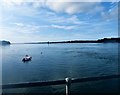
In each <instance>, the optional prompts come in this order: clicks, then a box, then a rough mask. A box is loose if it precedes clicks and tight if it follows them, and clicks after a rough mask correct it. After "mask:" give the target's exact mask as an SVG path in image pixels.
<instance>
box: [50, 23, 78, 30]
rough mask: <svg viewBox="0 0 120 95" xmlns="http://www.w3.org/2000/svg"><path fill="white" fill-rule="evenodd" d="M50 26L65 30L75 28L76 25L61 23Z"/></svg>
mask: <svg viewBox="0 0 120 95" xmlns="http://www.w3.org/2000/svg"><path fill="white" fill-rule="evenodd" d="M51 27H52V28H58V29H65V30H71V29H75V27H76V26H62V25H55V24H53V25H51Z"/></svg>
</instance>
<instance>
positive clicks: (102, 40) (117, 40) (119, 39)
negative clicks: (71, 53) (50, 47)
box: [24, 38, 120, 44]
mask: <svg viewBox="0 0 120 95" xmlns="http://www.w3.org/2000/svg"><path fill="white" fill-rule="evenodd" d="M54 43H120V38H103V39H98V40H72V41H57V42H49V41H48V42H31V43H24V44H54Z"/></svg>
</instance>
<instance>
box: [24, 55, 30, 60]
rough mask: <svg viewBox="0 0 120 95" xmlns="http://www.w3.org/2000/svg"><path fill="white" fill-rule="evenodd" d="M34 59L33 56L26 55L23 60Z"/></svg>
mask: <svg viewBox="0 0 120 95" xmlns="http://www.w3.org/2000/svg"><path fill="white" fill-rule="evenodd" d="M31 59H32V57H31V56H28V55H25V57H24V58H23V59H22V61H30V60H31Z"/></svg>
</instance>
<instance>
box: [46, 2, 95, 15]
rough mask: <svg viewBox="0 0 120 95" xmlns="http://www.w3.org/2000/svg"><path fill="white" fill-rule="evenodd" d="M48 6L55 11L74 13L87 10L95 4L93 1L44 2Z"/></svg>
mask: <svg viewBox="0 0 120 95" xmlns="http://www.w3.org/2000/svg"><path fill="white" fill-rule="evenodd" d="M46 5H47V7H48V8H50V9H51V10H53V11H55V12H62V13H67V14H75V13H81V12H87V11H89V10H91V9H93V7H94V6H95V5H96V3H95V2H90V3H86V2H49V1H48V2H46Z"/></svg>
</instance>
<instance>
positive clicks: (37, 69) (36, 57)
mask: <svg viewBox="0 0 120 95" xmlns="http://www.w3.org/2000/svg"><path fill="white" fill-rule="evenodd" d="M0 48H1V49H2V80H3V84H7V83H17V82H32V81H46V80H58V79H64V78H66V77H71V78H82V77H90V76H102V75H111V74H118V66H119V63H118V44H116V43H109V44H107V43H106V44H96V43H92V44H91V43H85V44H83V43H82V44H49V45H48V44H12V45H10V46H2V47H0ZM26 54H28V55H31V56H32V61H30V62H27V63H23V62H22V61H21V60H22V58H23V57H24V55H26ZM71 89H72V90H71V92H73V93H74V92H76V93H79V92H81V93H86V92H100V90H102V91H103V92H104V93H108V92H117V91H118V80H107V81H99V82H89V83H79V84H72V87H71ZM4 92H10V93H11V92H16V93H17V92H18V93H19V92H23V93H31V92H38V93H40V92H42V93H44V92H48V93H64V92H65V85H62V86H49V87H35V88H23V89H11V90H3V93H4Z"/></svg>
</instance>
